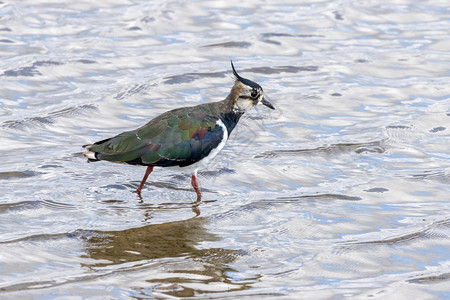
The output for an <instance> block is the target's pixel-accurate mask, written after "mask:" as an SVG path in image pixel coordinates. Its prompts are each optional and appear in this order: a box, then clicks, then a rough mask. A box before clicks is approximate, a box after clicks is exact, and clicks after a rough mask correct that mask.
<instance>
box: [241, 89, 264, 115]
mask: <svg viewBox="0 0 450 300" xmlns="http://www.w3.org/2000/svg"><path fill="white" fill-rule="evenodd" d="M241 91H242V92H241V93H240V95H239V97H238V99H237V101H236V108H237V109H238V110H239V111H246V110H247V109H249V108H252V107H255V106H256V105H257V104H258V103H259V102H261V100H262V99H263V96H264V93H263V91H262V89H260V88H251V87H248V86H245V85H244V86H243V89H242V90H241Z"/></svg>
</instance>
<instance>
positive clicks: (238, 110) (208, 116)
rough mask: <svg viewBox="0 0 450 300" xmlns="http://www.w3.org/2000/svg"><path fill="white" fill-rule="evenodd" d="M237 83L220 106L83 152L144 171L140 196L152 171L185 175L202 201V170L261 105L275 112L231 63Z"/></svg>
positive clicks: (176, 112) (170, 115)
mask: <svg viewBox="0 0 450 300" xmlns="http://www.w3.org/2000/svg"><path fill="white" fill-rule="evenodd" d="M231 68H232V71H233V74H234V77H235V81H234V85H233V87H232V88H231V91H230V93H229V94H228V96H227V97H226V98H225V99H224V100H222V101H218V102H209V103H204V104H200V105H197V106H189V107H181V108H176V109H173V110H170V111H167V112H165V113H163V114H161V115H159V116H157V117H155V118H153V119H152V120H150V121H149V122H148V123H147V124H145V125H143V126H142V127H140V128H138V129H135V130H131V131H125V132H123V133H120V134H118V135H116V136H114V137H111V138H108V139H104V140H101V141H98V142H95V143H93V144H88V145H84V146H82V147H83V148H85V149H86V150H87V151H86V152H84V153H83V155H84V156H85V157H86V158H87V159H88V161H89V162H96V161H109V162H115V163H123V164H128V165H137V166H146V167H147V169H146V171H145V174H144V177H143V178H142V181H141V183H140V185H139V187H138V188H137V190H136V191H135V192H136V193H137V194H138V195H139V197H141V191H142V188H143V187H144V184H145V182H146V181H147V178H148V176H149V175H150V173H151V172H152V171H153V168H154V167H168V168H176V169H179V170H183V171H187V172H189V173H190V174H192V176H191V185H192V187H193V188H194V191H195V192H196V194H197V200H198V201H199V200H201V192H200V188H199V185H198V181H197V172H198V169H199V168H202V167H205V166H206V165H207V163H208V162H210V161H211V160H213V159H214V157H216V156H217V154H218V153H219V152H220V151H221V150H222V149H223V147H224V146H225V143H226V141H227V140H228V138H229V136H230V134H231V132H232V131H233V129H234V128H235V126H236V125H237V123H238V122H239V119H240V118H241V117H242V115H243V114H244V113H245V112H246V111H247V110H248V109H251V108H253V107H255V106H256V105H258V104H260V103H261V104H262V105H265V106H266V107H268V108H270V109H275V107H274V106H273V104H272V103H271V102H270V101H269V100H268V98H267V97H265V96H264V91H263V88H262V87H261V86H260V85H259V84H258V83H256V82H254V81H252V80H250V79H246V78H243V77H241V76H240V75H239V74H238V73H237V71H236V69H235V67H234V65H233V61H231Z"/></svg>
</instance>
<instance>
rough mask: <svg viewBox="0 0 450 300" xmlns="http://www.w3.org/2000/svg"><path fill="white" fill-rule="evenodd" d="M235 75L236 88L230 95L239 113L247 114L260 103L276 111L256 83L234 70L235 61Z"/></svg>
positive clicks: (234, 107) (232, 66)
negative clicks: (248, 110)
mask: <svg viewBox="0 0 450 300" xmlns="http://www.w3.org/2000/svg"><path fill="white" fill-rule="evenodd" d="M231 68H232V69H233V74H234V76H235V77H236V81H235V82H234V86H233V88H232V89H231V92H230V95H229V96H228V97H231V98H232V100H233V109H235V110H237V111H239V112H245V111H246V110H247V109H249V108H252V107H255V106H256V105H258V103H262V104H263V105H265V106H267V107H269V108H271V109H275V107H274V106H273V105H272V103H270V101H269V100H267V98H265V97H264V91H263V89H262V87H261V86H260V85H259V84H257V83H256V82H254V81H251V80H249V79H246V78H243V77H241V76H240V75H239V74H238V73H237V72H236V69H235V68H234V65H233V61H232V62H231Z"/></svg>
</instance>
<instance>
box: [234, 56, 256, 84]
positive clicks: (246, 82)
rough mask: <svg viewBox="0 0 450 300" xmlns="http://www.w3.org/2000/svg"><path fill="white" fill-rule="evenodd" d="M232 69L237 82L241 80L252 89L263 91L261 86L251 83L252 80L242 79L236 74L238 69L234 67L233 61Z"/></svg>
mask: <svg viewBox="0 0 450 300" xmlns="http://www.w3.org/2000/svg"><path fill="white" fill-rule="evenodd" d="M231 68H232V69H233V74H234V76H235V77H236V80H239V81H240V82H242V83H243V84H245V85H247V86H249V87H251V88H254V89H261V90H262V87H261V86H260V85H259V84H257V83H256V82H254V81H251V80H250V79H247V78H244V77H241V76H240V75H239V74H238V73H237V72H236V69H235V68H234V65H233V61H231Z"/></svg>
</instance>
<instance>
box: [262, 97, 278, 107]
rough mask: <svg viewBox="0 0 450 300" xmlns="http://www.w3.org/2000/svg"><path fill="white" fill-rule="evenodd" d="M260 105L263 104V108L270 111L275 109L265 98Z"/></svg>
mask: <svg viewBox="0 0 450 300" xmlns="http://www.w3.org/2000/svg"><path fill="white" fill-rule="evenodd" d="M261 103H262V104H264V105H265V106H267V107H268V108H270V109H275V107H274V106H273V104H272V103H270V101H269V100H267V99H266V97H263V99H262V101H261Z"/></svg>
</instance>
